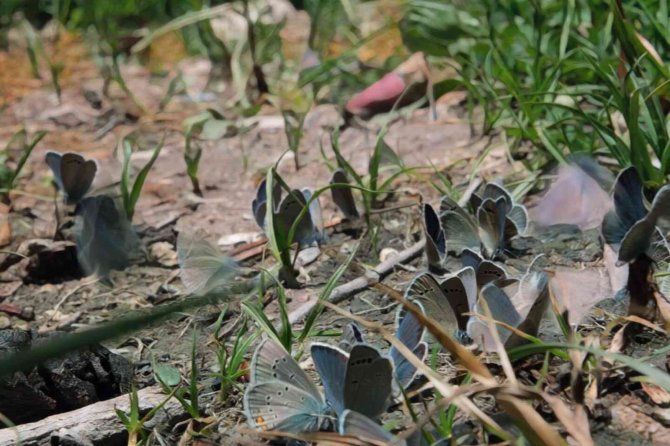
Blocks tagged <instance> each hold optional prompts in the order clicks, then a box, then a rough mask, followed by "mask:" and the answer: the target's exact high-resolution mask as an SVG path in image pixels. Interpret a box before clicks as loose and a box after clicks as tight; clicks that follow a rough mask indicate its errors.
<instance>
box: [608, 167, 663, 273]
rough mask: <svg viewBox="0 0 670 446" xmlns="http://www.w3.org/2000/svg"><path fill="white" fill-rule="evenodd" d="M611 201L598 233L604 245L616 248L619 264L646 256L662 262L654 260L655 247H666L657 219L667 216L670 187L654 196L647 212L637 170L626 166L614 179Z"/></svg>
mask: <svg viewBox="0 0 670 446" xmlns="http://www.w3.org/2000/svg"><path fill="white" fill-rule="evenodd" d="M613 198H614V209H613V210H611V211H609V212H608V213H607V214H606V215H605V218H604V219H603V223H602V227H601V230H602V234H603V238H604V239H605V242H606V243H607V244H609V245H612V246H614V247H615V248H618V251H619V255H618V263H619V264H624V263H629V262H632V261H633V260H635V259H636V258H638V257H640V256H642V255H645V254H646V255H648V256H649V257H651V258H654V260H656V261H659V260H662V259H658V258H656V257H657V256H656V255H655V253H654V248H655V247H656V245H662V247H663V246H665V240H664V237H663V234H662V232H661V231H659V229H658V227H657V226H658V223H659V220H660V219H662V218H668V217H670V185H665V186H663V187H662V188H661V189H660V190H659V191H658V192H657V193H656V195H655V196H654V200H653V201H652V203H651V208H650V209H649V211H647V208H646V206H645V204H644V196H643V185H642V181H641V179H640V177H639V175H638V173H637V170H635V168H634V167H629V168H627V169H624V170H623V171H621V173H619V176H617V179H616V183H615V185H614V193H613ZM666 251H667V250H666ZM661 252H663V251H662V250H661Z"/></svg>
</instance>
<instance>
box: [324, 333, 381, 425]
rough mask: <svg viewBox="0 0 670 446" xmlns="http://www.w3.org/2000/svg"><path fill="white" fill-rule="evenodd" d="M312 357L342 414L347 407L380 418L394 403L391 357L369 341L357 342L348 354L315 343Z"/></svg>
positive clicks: (328, 394)
mask: <svg viewBox="0 0 670 446" xmlns="http://www.w3.org/2000/svg"><path fill="white" fill-rule="evenodd" d="M311 354H312V360H313V361H314V366H315V368H316V370H317V372H318V373H319V376H320V377H321V382H322V383H323V389H324V393H325V395H326V401H327V402H328V403H329V404H330V406H331V407H332V409H333V410H334V411H335V413H337V414H338V415H340V414H342V412H344V410H345V409H351V410H355V411H357V412H360V413H362V414H364V415H366V416H368V417H370V418H377V417H379V416H380V415H381V414H382V413H384V412H385V411H386V409H387V408H388V405H389V403H390V398H391V391H392V384H391V383H392V379H393V365H392V363H391V360H390V359H389V358H387V357H385V356H384V355H382V353H381V352H380V351H379V350H378V349H377V348H375V347H373V346H371V345H369V344H356V345H354V347H353V348H352V349H351V351H350V352H349V353H348V354H347V353H345V352H344V351H342V350H340V349H339V348H337V347H333V346H331V345H328V344H322V343H314V344H312V346H311Z"/></svg>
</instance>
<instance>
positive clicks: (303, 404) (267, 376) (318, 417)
mask: <svg viewBox="0 0 670 446" xmlns="http://www.w3.org/2000/svg"><path fill="white" fill-rule="evenodd" d="M250 375H251V376H250V383H249V386H248V387H247V390H246V392H245V393H244V399H243V406H244V413H245V415H246V417H247V423H249V425H251V426H252V427H254V428H257V429H261V430H278V431H284V432H293V433H301V432H315V431H318V430H322V429H328V428H329V427H330V426H332V425H333V422H332V416H331V415H330V408H329V407H328V405H327V404H326V401H325V400H324V399H323V396H322V395H321V393H320V392H319V390H318V389H317V387H316V385H314V383H313V382H312V380H311V379H310V378H309V376H307V374H306V373H305V372H304V371H303V370H302V369H301V368H300V366H299V365H298V363H297V362H296V361H295V360H294V359H293V357H292V356H291V355H290V354H289V353H288V352H287V351H286V350H285V349H284V348H283V347H282V346H281V345H279V344H278V343H276V342H275V341H273V340H270V339H265V340H263V341H262V342H261V343H260V345H259V346H258V347H257V348H256V351H255V352H254V356H253V358H252V360H251V368H250Z"/></svg>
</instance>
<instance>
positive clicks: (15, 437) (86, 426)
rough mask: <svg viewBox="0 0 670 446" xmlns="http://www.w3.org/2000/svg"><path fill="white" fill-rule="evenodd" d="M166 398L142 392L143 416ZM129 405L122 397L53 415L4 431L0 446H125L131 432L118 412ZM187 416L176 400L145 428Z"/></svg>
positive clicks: (152, 389) (151, 389)
mask: <svg viewBox="0 0 670 446" xmlns="http://www.w3.org/2000/svg"><path fill="white" fill-rule="evenodd" d="M166 398H167V395H165V393H163V391H162V390H161V388H160V387H158V386H153V387H147V388H146V389H142V390H140V391H138V399H139V406H140V413H141V414H145V413H147V412H148V411H150V410H151V409H153V408H154V407H156V406H157V405H159V404H161V403H162V402H163V401H164V400H165V399H166ZM129 406H130V400H129V396H128V395H121V396H119V397H116V398H113V399H111V400H106V401H100V402H98V403H95V404H91V405H89V406H86V407H82V408H81V409H77V410H73V411H70V412H65V413H60V414H57V415H52V416H50V417H47V418H44V419H43V420H40V421H36V422H34V423H26V424H21V425H19V426H16V427H13V428H5V429H0V446H13V445H16V444H21V445H23V446H47V445H49V446H52V445H65V444H67V445H72V446H74V445H81V446H84V445H86V446H115V445H125V444H127V442H128V433H127V431H126V428H125V426H124V425H123V423H121V420H119V418H118V417H117V415H116V412H115V411H114V409H115V408H117V409H121V410H123V411H125V412H126V413H128V412H129V411H130V408H129ZM184 417H185V412H184V410H183V408H182V406H181V405H180V404H179V402H178V401H177V400H176V399H174V398H173V399H170V400H169V401H168V402H167V403H165V405H164V406H163V407H162V408H161V409H160V410H159V411H158V412H157V413H156V415H155V416H154V417H153V418H152V419H151V420H149V421H147V423H146V425H145V426H146V427H147V428H151V427H153V426H155V425H157V424H158V423H163V422H165V423H168V424H173V423H175V422H176V421H178V420H180V419H183V418H184ZM19 441H20V442H21V443H19Z"/></svg>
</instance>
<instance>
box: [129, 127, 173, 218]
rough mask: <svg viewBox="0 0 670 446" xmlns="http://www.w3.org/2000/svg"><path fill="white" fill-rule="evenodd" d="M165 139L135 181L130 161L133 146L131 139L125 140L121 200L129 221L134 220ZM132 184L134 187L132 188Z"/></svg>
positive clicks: (158, 145) (154, 150)
mask: <svg viewBox="0 0 670 446" xmlns="http://www.w3.org/2000/svg"><path fill="white" fill-rule="evenodd" d="M164 142H165V138H163V139H161V141H160V142H159V143H158V144H157V145H156V147H155V148H154V149H153V153H152V154H151V158H149V161H147V163H146V164H145V165H144V167H142V169H140V171H139V172H138V173H137V176H136V177H135V179H134V180H133V181H131V179H130V160H131V157H132V154H133V144H132V142H131V140H130V139H129V138H127V137H126V138H124V139H123V142H122V145H123V168H122V170H121V184H120V186H121V199H122V201H123V209H124V210H125V211H126V215H127V216H128V220H132V218H133V214H134V213H135V206H136V205H137V201H138V200H139V199H140V194H141V193H142V188H143V187H144V182H145V181H146V179H147V175H149V171H150V170H151V167H152V166H153V165H154V162H155V161H156V159H157V158H158V155H159V154H160V152H161V149H162V148H163V143H164ZM131 183H132V186H131Z"/></svg>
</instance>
